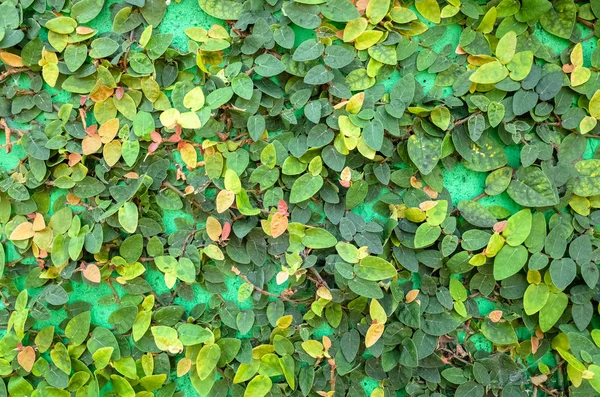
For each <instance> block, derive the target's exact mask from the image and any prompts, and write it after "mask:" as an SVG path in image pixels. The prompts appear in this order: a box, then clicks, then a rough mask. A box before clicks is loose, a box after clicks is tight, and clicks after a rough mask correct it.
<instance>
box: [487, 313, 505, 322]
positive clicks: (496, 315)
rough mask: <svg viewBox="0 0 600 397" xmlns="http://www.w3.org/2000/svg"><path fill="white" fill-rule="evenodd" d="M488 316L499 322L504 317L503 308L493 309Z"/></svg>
mask: <svg viewBox="0 0 600 397" xmlns="http://www.w3.org/2000/svg"><path fill="white" fill-rule="evenodd" d="M488 317H489V318H490V320H491V321H492V322H493V323H497V322H498V321H500V319H501V318H502V310H494V311H491V312H490V314H488Z"/></svg>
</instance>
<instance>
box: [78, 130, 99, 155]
mask: <svg viewBox="0 0 600 397" xmlns="http://www.w3.org/2000/svg"><path fill="white" fill-rule="evenodd" d="M101 147H102V140H101V139H100V136H99V135H91V136H89V135H88V136H86V137H85V138H83V140H82V141H81V149H83V154H85V155H86V156H87V155H88V154H92V153H96V152H97V151H98V150H99V149H100V148H101Z"/></svg>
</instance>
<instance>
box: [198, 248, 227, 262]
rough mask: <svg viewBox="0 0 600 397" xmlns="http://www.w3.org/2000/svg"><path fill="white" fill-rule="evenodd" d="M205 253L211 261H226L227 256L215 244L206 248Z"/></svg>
mask: <svg viewBox="0 0 600 397" xmlns="http://www.w3.org/2000/svg"><path fill="white" fill-rule="evenodd" d="M203 252H204V253H205V254H206V256H208V257H209V258H210V259H214V260H216V261H222V260H223V259H225V255H223V251H221V249H220V248H219V247H217V246H216V245H214V244H209V245H207V246H206V247H204V250H203Z"/></svg>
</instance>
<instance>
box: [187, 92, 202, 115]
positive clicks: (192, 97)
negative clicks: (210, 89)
mask: <svg viewBox="0 0 600 397" xmlns="http://www.w3.org/2000/svg"><path fill="white" fill-rule="evenodd" d="M183 106H185V107H186V108H189V109H191V110H192V111H193V112H195V111H198V110H200V108H202V106H204V92H203V91H202V88H200V87H196V88H194V89H192V90H191V91H190V92H188V93H187V94H185V96H184V97H183Z"/></svg>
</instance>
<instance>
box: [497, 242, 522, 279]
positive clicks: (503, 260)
mask: <svg viewBox="0 0 600 397" xmlns="http://www.w3.org/2000/svg"><path fill="white" fill-rule="evenodd" d="M527 258H528V254H527V248H525V247H523V246H522V245H518V246H516V247H511V246H510V245H505V246H504V247H502V249H501V250H500V252H498V254H497V255H496V257H495V258H494V279H495V280H498V281H500V280H504V279H507V278H509V277H510V276H512V275H515V274H517V273H518V272H519V270H521V269H522V268H523V266H525V263H526V262H527Z"/></svg>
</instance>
